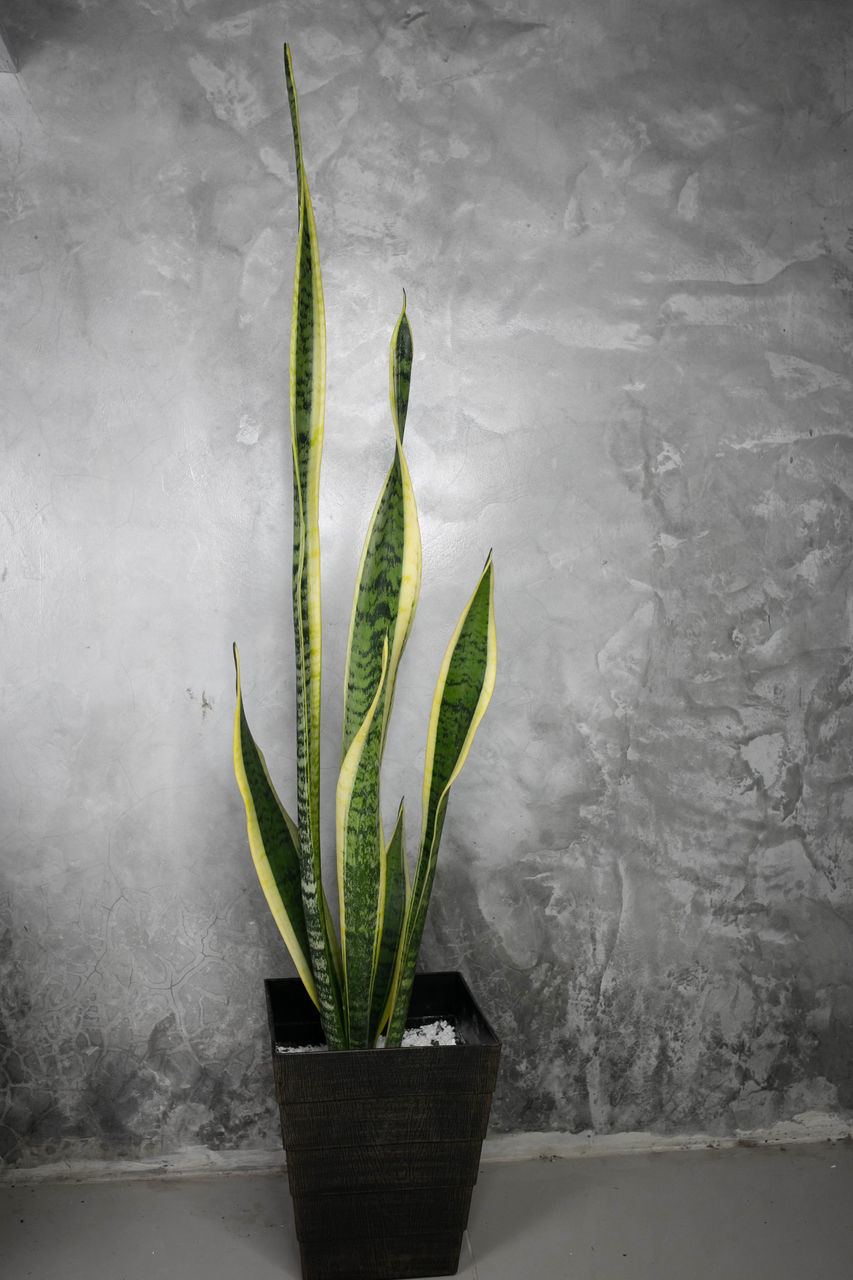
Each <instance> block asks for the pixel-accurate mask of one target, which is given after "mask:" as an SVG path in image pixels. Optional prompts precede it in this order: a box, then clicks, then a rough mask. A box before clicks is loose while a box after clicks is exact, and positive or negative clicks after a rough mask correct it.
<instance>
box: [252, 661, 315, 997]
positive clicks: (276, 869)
mask: <svg viewBox="0 0 853 1280" xmlns="http://www.w3.org/2000/svg"><path fill="white" fill-rule="evenodd" d="M234 665H235V667H236V671H237V711H236V715H235V717H234V772H235V774H236V775H237V785H238V786H239V788H240V794H241V796H242V797H243V803H244V804H245V806H246V826H247V830H248V835H249V848H250V849H251V851H252V860H253V862H254V864H255V870H256V871H257V873H258V879H259V880H260V882H261V888H262V889H263V892H264V897H265V898H266V900H267V903H268V904H269V908H270V910H271V911H272V914H273V918H274V920H275V922H276V924H277V925H278V928H279V931H280V933H281V936H282V937H283V938H284V941H285V945H286V946H287V949H288V951H289V952H290V954H291V957H292V959H293V963H294V964H295V965H296V970H297V972H298V974H299V976H300V978H301V979H302V981H303V982H304V983H305V987H306V989H307V991H308V994H309V995H310V996H311V999H312V1000H313V1001H314V1003H315V1004H317V990H316V987H315V985H314V977H313V974H312V972H311V964H310V961H309V947H308V934H307V930H306V928H305V915H304V912H303V910H302V887H301V873H300V869H299V836H298V834H297V831H296V826H295V824H294V823H293V821H292V820H291V818H290V817H289V815H288V813H287V812H286V810H285V808H284V805H283V804H282V803H281V801H280V800H279V798H278V795H277V794H276V790H275V787H274V786H273V784H272V782H271V781H270V776H269V772H268V771H267V766H266V761H265V760H264V757H263V755H262V753H261V751H260V749H259V748H258V746H257V745H256V743H255V740H254V738H253V737H252V734H251V731H250V729H249V723H248V720H247V719H246V712H245V708H244V706H243V693H242V688H241V683H240V655H239V653H238V652H237V646H236V645H235V646H234Z"/></svg>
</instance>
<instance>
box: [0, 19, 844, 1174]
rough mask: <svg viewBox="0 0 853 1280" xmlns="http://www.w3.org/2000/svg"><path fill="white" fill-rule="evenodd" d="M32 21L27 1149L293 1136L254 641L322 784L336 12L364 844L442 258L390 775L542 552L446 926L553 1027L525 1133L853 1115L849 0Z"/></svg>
mask: <svg viewBox="0 0 853 1280" xmlns="http://www.w3.org/2000/svg"><path fill="white" fill-rule="evenodd" d="M7 24H8V34H9V38H10V41H12V42H14V44H15V46H16V51H17V52H18V55H19V57H20V61H21V73H20V76H19V77H18V78H17V79H16V78H15V77H14V76H9V75H6V76H2V77H0V138H2V163H3V167H4V172H3V175H2V185H0V191H2V195H0V199H2V256H0V270H2V273H3V282H2V289H0V307H2V313H3V320H2V334H3V338H2V357H0V380H1V381H2V393H0V411H2V428H0V430H2V446H3V454H2V457H3V465H2V470H0V492H2V498H0V511H2V521H0V528H2V541H0V577H2V581H0V672H2V674H0V690H1V691H2V703H1V704H0V705H2V721H0V723H2V729H0V742H2V758H3V767H2V769H0V851H1V852H2V862H0V962H2V982H0V1014H2V1024H3V1029H2V1034H0V1115H3V1117H4V1118H3V1120H2V1126H0V1144H2V1147H3V1149H4V1150H5V1152H6V1154H7V1156H8V1158H9V1159H11V1160H12V1161H23V1162H29V1163H38V1162H44V1161H51V1160H55V1159H57V1158H58V1157H60V1156H61V1157H68V1158H72V1157H77V1158H79V1157H81V1156H107V1157H115V1156H121V1155H131V1154H139V1155H145V1154H152V1153H158V1152H175V1151H181V1150H183V1149H185V1148H188V1147H191V1146H209V1147H226V1148H239V1147H242V1148H252V1147H265V1146H267V1147H273V1146H275V1145H276V1144H277V1142H278V1137H277V1133H276V1122H275V1117H274V1115H273V1112H272V1107H271V1102H270V1097H269V1076H270V1070H269V1064H268V1061H267V1047H266V1045H265V1042H264V1037H265V1031H264V1026H263V1017H264V1015H263V1006H262V994H261V987H260V980H261V978H262V977H263V976H265V975H267V974H287V973H290V972H291V968H290V964H289V961H288V959H287V957H286V955H285V953H284V950H283V947H282V946H281V944H280V942H279V940H278V937H277V934H276V932H275V929H274V926H273V925H272V923H271V921H270V920H269V919H268V914H267V910H266V907H265V904H264V902H263V899H262V897H261V894H260V891H259V889H258V887H257V884H256V882H255V879H254V873H253V870H252V867H251V863H250V860H249V855H248V851H247V846H246V838H245V825H244V819H243V815H242V810H241V803H240V799H239V796H238V793H237V790H236V786H235V783H234V781H233V776H232V769H231V724H232V709H233V676H232V667H231V654H230V646H231V642H232V640H234V639H236V640H238V642H239V643H240V645H241V652H242V659H243V667H244V677H245V684H246V695H247V699H248V701H249V705H250V708H251V711H252V715H253V722H254V727H255V730H256V732H257V735H258V737H259V739H260V740H261V742H262V744H263V745H264V748H265V750H266V754H267V758H268V761H269V763H270V766H271V769H272V772H273V775H274V777H275V778H276V780H277V781H278V782H279V783H280V787H281V790H282V792H283V795H284V797H285V798H286V800H290V801H292V798H293V784H294V770H293V747H292V736H293V734H292V715H293V705H292V696H293V684H292V661H291V653H290V636H289V621H288V608H289V605H288V559H289V551H288V537H289V533H288V530H289V482H288V478H287V468H288V453H287V437H286V434H285V431H286V359H287V342H288V330H289V316H290V283H291V275H292V259H293V249H294V231H295V193H294V178H293V170H292V161H291V149H290V138H289V125H288V120H287V115H286V108H285V95H284V86H283V77H282V72H281V44H282V42H283V40H284V39H288V40H289V41H290V43H291V44H292V46H293V54H294V61H295V65H296V71H297V77H298V83H299V86H300V89H301V107H302V118H303V129H304V134H305V144H306V155H307V164H308V168H309V174H310V180H311V184H312V190H313V194H314V199H315V207H316V212H317V218H318V222H319V226H320V236H321V250H322V255H323V264H324V272H325V285H326V298H327V319H328V328H329V343H330V368H329V389H328V417H327V437H326V463H325V479H324V485H325V489H324V507H323V534H324V556H325V561H324V575H325V577H324V588H325V626H326V652H325V663H326V667H325V671H326V691H327V707H326V717H327V718H326V722H325V733H326V754H325V759H326V765H327V767H328V772H327V774H326V779H325V781H326V784H327V797H329V802H327V808H326V816H325V824H326V826H325V830H326V833H327V837H328V836H329V831H330V818H331V803H330V798H331V795H332V791H333V785H334V769H333V765H334V761H335V757H336V755H337V743H338V735H339V729H340V711H339V705H340V698H339V690H340V679H341V669H342V657H343V643H344V637H345V633H346V627H347V620H348V612H349V603H350V598H351V590H352V581H353V576H354V572H355V567H356V564H357V560H358V550H359V545H360V539H361V536H362V533H363V530H364V528H365V525H366V522H367V519H368V517H369V512H370V509H371V507H372V504H373V500H374V497H375V494H376V492H377V490H378V486H379V484H380V482H381V479H382V477H383V475H384V471H385V468H386V466H387V463H388V459H389V447H390V445H389V425H388V413H387V363H386V362H387V341H388V338H389V336H390V332H391V328H392V326H393V324H394V321H395V319H396V316H397V312H398V309H399V303H400V298H401V289H402V288H403V287H405V288H406V289H407V290H408V297H409V313H410V316H411V319H412V323H413V327H414V331H415V341H416V356H417V360H416V368H415V380H414V389H413V402H412V410H411V413H410V418H409V428H408V432H407V441H408V453H409V461H410V466H411V470H412V475H413V479H414V483H415V487H416V491H417V494H418V499H419V503H420V509H421V515H422V531H423V536H424V544H425V566H424V590H423V595H422V601H421V611H420V614H419V619H418V622H417V624H416V630H415V634H414V636H413V639H412V643H411V646H410V649H409V653H408V660H407V663H406V666H405V670H404V671H403V672H402V673H401V684H400V688H399V691H398V706H397V711H396V715H397V721H396V727H395V731H394V736H393V738H392V743H391V749H392V754H393V756H394V759H393V761H392V767H390V768H389V770H388V776H387V787H386V797H387V800H388V806H389V811H390V812H393V810H394V809H395V808H396V802H397V799H398V796H399V793H400V791H401V790H402V789H405V791H406V793H407V795H408V797H409V801H410V805H411V810H412V819H413V823H414V824H415V826H416V824H417V821H418V813H417V809H418V803H417V801H418V797H419V792H420V781H419V771H420V769H421V767H422V759H423V743H424V738H425V733H426V721H427V713H428V705H429V699H430V696H431V690H432V685H433V683H434V680H435V675H436V672H437V668H438V664H439V661H440V658H441V654H442V652H443V650H444V646H445V643H446V640H447V637H448V636H449V634H450V631H451V630H452V627H453V624H454V622H455V618H456V615H457V613H458V611H459V609H460V608H461V606H462V604H463V602H464V600H465V599H466V597H467V595H468V592H469V590H470V587H471V585H472V584H473V581H474V579H475V576H476V574H477V573H478V571H479V569H480V567H481V565H482V561H483V558H484V556H485V553H486V552H487V550H488V548H489V547H490V546H493V547H494V555H495V563H496V566H497V575H498V605H497V608H498V626H499V642H500V669H499V684H498V687H497V690H496V693H495V697H494V700H493V703H492V706H491V708H490V710H489V713H488V715H487V718H486V720H485V721H484V724H483V727H482V730H481V734H480V737H479V739H478V742H477V744H476V746H475V749H474V751H473V753H472V756H471V758H470V760H469V762H468V765H467V767H466V770H465V772H464V774H463V775H462V778H461V780H460V781H459V783H458V784H457V787H456V789H455V792H454V796H453V799H452V802H451V807H450V813H449V817H448V822H447V827H446V835H445V841H444V848H443V854H442V862H441V868H440V874H439V880H438V886H437V898H436V900H435V902H434V907H433V915H432V919H431V924H430V929H429V934H428V938H427V941H426V950H425V954H424V959H425V961H426V962H427V963H428V964H430V965H431V966H433V967H460V968H462V969H463V971H464V972H465V973H466V975H467V976H468V978H469V980H470V981H471V983H472V985H473V986H474V987H475V989H476V991H477V993H478V995H479V996H480V998H481V1001H482V1003H483V1005H484V1007H485V1008H486V1010H487V1011H488V1012H489V1014H490V1015H491V1016H492V1018H493V1020H494V1022H495V1024H496V1025H497V1028H498V1029H499V1031H500V1033H501V1035H502V1038H503V1041H504V1045H505V1070H504V1075H503V1079H502V1084H501V1090H500V1093H499V1096H498V1097H497V1098H496V1102H495V1109H494V1121H495V1126H496V1128H497V1129H498V1130H509V1131H513V1130H515V1131H519V1130H521V1131H523V1130H539V1129H557V1130H573V1131H577V1130H580V1129H584V1128H591V1129H594V1130H596V1131H598V1132H600V1133H606V1132H618V1131H630V1130H634V1129H651V1130H656V1131H658V1132H666V1133H678V1132H695V1131H703V1130H704V1131H708V1132H711V1133H715V1134H727V1133H731V1132H733V1131H734V1130H735V1129H756V1128H761V1127H766V1126H768V1125H771V1124H773V1122H774V1121H776V1120H780V1119H786V1118H789V1117H792V1116H795V1115H800V1114H802V1113H804V1112H805V1113H807V1112H814V1111H817V1112H835V1113H845V1112H849V1111H850V1109H851V1108H853V1065H851V1064H853V928H852V926H853V874H851V860H850V838H851V824H853V761H851V750H852V749H853V748H851V741H853V739H851V728H853V725H851V720H853V709H851V704H852V703H853V665H852V664H851V658H852V657H853V650H851V597H850V563H851V549H852V548H853V518H851V501H852V500H853V439H851V420H850V410H851V400H853V396H851V379H853V373H851V360H850V357H851V346H852V345H853V339H851V325H850V315H851V299H853V229H851V221H853V212H851V210H853V176H852V175H851V154H852V153H851V143H853V132H852V131H851V127H852V126H853V114H851V113H853V68H851V52H853V43H851V19H850V17H849V16H848V5H847V4H846V0H839V2H838V3H829V2H825V3H811V4H802V3H798V2H793V0H792V2H790V3H787V4H786V3H784V2H780V0H763V2H761V0H756V2H754V3H750V4H744V3H742V0H720V2H718V3H715V4H708V3H706V0H701V3H699V2H696V3H694V2H692V0H678V2H677V0H610V2H609V3H603V2H602V0H568V2H565V0H513V3H509V2H508V0H488V2H486V0H436V2H435V3H433V4H430V5H428V6H424V7H423V8H421V7H418V6H411V5H406V4H404V3H395V2H394V0H390V2H388V3H385V2H384V0H366V2H362V3H356V0H335V3H332V2H331V0H293V2H291V3H287V4H280V3H262V2H259V3H257V4H255V5H254V6H253V7H249V6H247V5H246V4H245V2H241V0H144V2H143V0H139V2H137V3H132V2H131V0H111V2H109V3H108V2H107V0H65V2H64V3H62V4H55V3H46V2H44V3H34V2H32V0H31V2H30V3H28V4H27V5H26V6H25V5H23V4H18V5H12V6H11V16H8V17H7ZM327 849H328V850H329V851H331V841H330V839H328V838H327Z"/></svg>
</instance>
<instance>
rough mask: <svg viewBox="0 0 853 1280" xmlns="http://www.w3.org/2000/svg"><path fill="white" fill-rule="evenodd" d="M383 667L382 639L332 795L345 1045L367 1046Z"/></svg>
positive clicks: (375, 924) (379, 880) (376, 931)
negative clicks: (377, 668)
mask: <svg viewBox="0 0 853 1280" xmlns="http://www.w3.org/2000/svg"><path fill="white" fill-rule="evenodd" d="M387 672H388V641H387V639H386V640H385V641H384V643H383V646H382V669H381V672H380V678H379V684H378V686H377V689H376V694H375V696H374V699H373V702H372V703H371V705H370V707H369V708H368V711H367V715H366V716H365V718H364V722H363V723H362V725H361V726H360V728H359V730H358V732H357V733H356V735H355V737H354V738H353V740H352V742H351V743H350V745H349V749H348V751H347V753H346V755H345V756H344V761H343V764H342V765H341V771H340V775H339V777H338V787H337V795H336V822H337V842H338V894H339V905H340V912H341V958H342V960H343V969H344V994H345V1006H346V1020H347V1031H348V1038H349V1044H350V1048H351V1049H369V1048H370V1047H371V1046H370V1010H371V1004H372V997H373V975H374V973H375V970H376V962H377V958H378V955H379V944H380V941H381V936H382V910H383V902H384V884H383V881H384V864H383V852H384V849H383V841H382V823H381V819H380V812H379V761H380V755H381V749H382V719H381V716H380V714H379V711H380V707H381V705H382V699H383V694H384V692H385V681H386V677H387Z"/></svg>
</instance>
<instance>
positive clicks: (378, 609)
mask: <svg viewBox="0 0 853 1280" xmlns="http://www.w3.org/2000/svg"><path fill="white" fill-rule="evenodd" d="M411 368H412V331H411V327H410V325H409V321H408V317H407V316H406V304H405V295H404V297H403V310H402V311H401V313H400V318H399V319H398V321H397V325H396V327H395V329H394V333H393V335H392V338H391V359H390V389H391V415H392V419H393V422H394V457H393V460H392V462H391V467H390V469H389V471H388V475H387V477H386V479H385V484H384V485H383V487H382V492H381V493H380V495H379V499H378V501H377V503H376V506H375V508H374V510H373V515H372V517H371V520H370V524H369V526H368V530H367V536H366V537H365V540H364V547H363V548H362V553H361V562H360V564H359V567H358V576H357V578H356V587H355V596H354V599H353V605H352V614H351V616H350V628H349V638H348V642H347V659H346V669H345V672H344V724H343V748H342V752H341V758H343V757H344V756H345V755H346V753H347V751H348V750H349V746H350V743H351V742H352V739H353V737H354V735H355V733H356V732H357V730H358V728H359V726H360V725H361V724H362V723H363V722H364V718H365V716H366V714H367V709H368V707H369V706H370V705H371V703H372V702H373V699H374V697H375V696H376V690H377V687H378V684H379V678H380V670H381V666H382V641H383V639H384V637H385V636H387V637H388V647H389V655H388V662H389V665H388V674H387V676H386V695H385V701H384V704H383V706H382V722H383V728H382V743H383V746H384V743H385V736H386V733H387V726H388V720H389V717H390V714H391V707H392V704H393V699H394V688H395V683H396V678H397V668H398V666H399V664H400V659H401V657H402V655H403V650H404V648H405V647H406V641H407V640H408V638H409V632H410V631H411V627H412V622H413V620H414V616H415V610H416V608H417V604H418V595H419V593H420V585H421V535H420V528H419V525H418V512H417V507H416V505H415V496H414V493H413V491H412V482H411V479H410V477H409V468H408V466H407V465H406V458H405V455H404V453H403V441H402V433H403V429H404V427H405V422H406V409H407V406H408V399H409V385H410V380H411Z"/></svg>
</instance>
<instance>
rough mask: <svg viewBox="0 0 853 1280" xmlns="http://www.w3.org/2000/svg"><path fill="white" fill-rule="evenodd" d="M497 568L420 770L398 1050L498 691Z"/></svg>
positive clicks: (459, 645)
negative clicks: (457, 794) (450, 809)
mask: <svg viewBox="0 0 853 1280" xmlns="http://www.w3.org/2000/svg"><path fill="white" fill-rule="evenodd" d="M496 668H497V644H496V639H495V613H494V569H493V567H492V557H491V554H490V555H489V558H488V559H487V561H486V565H485V568H484V569H483V572H482V575H481V577H480V580H479V582H478V583H477V586H476V588H475V590H474V594H473V595H472V596H471V599H470V600H469V601H468V604H467V605H466V607H465V610H464V612H463V614H462V617H461V618H460V619H459V622H458V624H457V626H456V630H455V632H454V633H453V637H452V638H451V641H450V644H449V645H448V647H447V652H446V653H445V655H444V662H443V663H442V667H441V671H440V673H439V677H438V683H437V685H436V690H435V696H434V697H433V703H432V712H431V715H430V723H429V732H428V734H427V752H426V765H425V768H424V789H423V820H422V825H421V845H420V852H419V854H418V863H417V867H416V869H415V883H414V887H413V889H412V897H411V902H410V905H409V910H408V912H407V916H406V926H405V933H404V937H403V942H402V945H401V948H400V955H399V959H398V964H397V973H396V976H395V983H394V993H393V1010H392V1013H391V1018H390V1023H389V1027H388V1036H387V1043H388V1044H389V1045H394V1044H399V1042H400V1038H401V1037H402V1034H403V1028H404V1026H405V1020H406V1012H407V1010H408V1006H409V997H410V996H411V990H412V982H413V980H414V976H415V965H416V962H417V956H418V950H419V948H420V944H421V937H422V935H423V929H424V922H425V920H426V912H427V907H428V905H429V897H430V893H431V891H432V884H433V879H434V877H435V867H436V860H437V857H438V847H439V843H440V841H441V832H442V828H443V826H444V817H445V813H446V812H447V801H448V796H449V794H450V787H451V785H452V783H453V782H454V781H455V780H456V778H457V777H458V776H459V771H460V770H461V768H462V766H463V764H464V763H465V760H466V759H467V756H468V752H469V750H470V748H471V743H472V741H473V739H474V734H475V733H476V731H477V728H478V726H479V724H480V721H481V720H482V718H483V715H484V714H485V710H486V707H487V706H488V704H489V699H490V698H491V696H492V690H493V689H494V685H495V672H496Z"/></svg>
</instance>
